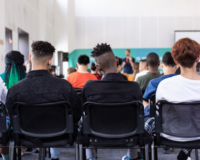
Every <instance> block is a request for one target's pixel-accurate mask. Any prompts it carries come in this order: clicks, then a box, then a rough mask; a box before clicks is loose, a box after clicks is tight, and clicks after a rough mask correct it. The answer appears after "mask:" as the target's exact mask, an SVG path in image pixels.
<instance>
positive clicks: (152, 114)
mask: <svg viewBox="0 0 200 160" xmlns="http://www.w3.org/2000/svg"><path fill="white" fill-rule="evenodd" d="M155 102H156V95H155V94H153V95H151V97H150V106H149V107H150V117H155V111H156V109H155V108H156V105H155V104H156V103H155Z"/></svg>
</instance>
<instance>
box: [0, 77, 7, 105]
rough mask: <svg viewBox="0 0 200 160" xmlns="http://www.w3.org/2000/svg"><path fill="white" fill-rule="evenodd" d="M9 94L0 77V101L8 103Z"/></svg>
mask: <svg viewBox="0 0 200 160" xmlns="http://www.w3.org/2000/svg"><path fill="white" fill-rule="evenodd" d="M7 92H8V90H7V88H6V86H5V83H4V82H3V80H2V79H1V77H0V101H1V102H3V103H4V104H5V103H6V96H7Z"/></svg>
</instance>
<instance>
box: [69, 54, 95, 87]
mask: <svg viewBox="0 0 200 160" xmlns="http://www.w3.org/2000/svg"><path fill="white" fill-rule="evenodd" d="M89 63H90V59H89V57H88V56H86V55H81V56H79V58H78V63H77V68H78V70H77V71H76V72H74V73H71V74H70V75H69V76H68V77H67V80H68V82H69V83H71V84H72V86H73V87H74V88H83V86H84V85H85V83H86V82H87V81H89V80H97V78H96V76H94V75H93V74H91V73H89V72H88V66H89Z"/></svg>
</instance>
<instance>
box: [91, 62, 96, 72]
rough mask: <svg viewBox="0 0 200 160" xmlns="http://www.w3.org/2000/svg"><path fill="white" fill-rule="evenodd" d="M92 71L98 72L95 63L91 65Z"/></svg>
mask: <svg viewBox="0 0 200 160" xmlns="http://www.w3.org/2000/svg"><path fill="white" fill-rule="evenodd" d="M90 69H91V70H92V71H96V69H97V67H96V65H95V63H94V62H93V63H92V64H91V67H90Z"/></svg>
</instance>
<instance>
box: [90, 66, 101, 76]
mask: <svg viewBox="0 0 200 160" xmlns="http://www.w3.org/2000/svg"><path fill="white" fill-rule="evenodd" d="M90 70H91V73H92V74H93V75H95V76H96V77H97V79H98V80H101V78H102V75H101V74H99V71H98V69H97V67H96V65H95V63H92V64H91V67H90Z"/></svg>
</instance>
